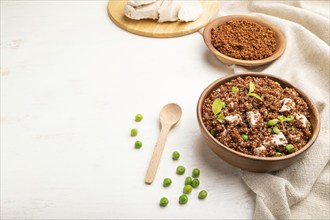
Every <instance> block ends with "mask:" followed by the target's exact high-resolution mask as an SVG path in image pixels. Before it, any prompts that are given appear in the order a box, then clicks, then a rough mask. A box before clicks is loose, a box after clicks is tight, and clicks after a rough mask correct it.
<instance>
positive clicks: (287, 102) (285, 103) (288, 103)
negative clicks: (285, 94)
mask: <svg viewBox="0 0 330 220" xmlns="http://www.w3.org/2000/svg"><path fill="white" fill-rule="evenodd" d="M281 103H282V108H281V109H280V110H279V112H288V111H290V110H291V108H294V107H295V105H296V104H295V103H294V102H293V101H292V99H289V98H284V99H282V100H281Z"/></svg>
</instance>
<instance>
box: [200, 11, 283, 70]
mask: <svg viewBox="0 0 330 220" xmlns="http://www.w3.org/2000/svg"><path fill="white" fill-rule="evenodd" d="M231 19H245V20H250V21H253V22H255V23H258V24H260V25H262V26H265V27H268V28H270V29H272V30H273V31H274V32H275V34H276V35H277V36H278V47H277V49H276V50H275V52H274V53H273V54H272V55H271V56H270V57H267V58H265V59H261V60H241V59H236V58H233V57H230V56H227V55H224V54H222V53H220V52H219V51H218V50H217V49H215V47H214V46H213V44H212V43H211V38H210V37H209V36H208V35H209V33H210V31H211V29H212V28H213V27H217V26H218V25H219V24H220V23H222V22H225V21H227V20H231ZM203 39H204V42H205V44H206V46H207V47H208V48H209V50H210V51H211V52H212V53H213V54H215V55H216V56H218V57H221V58H222V59H224V60H226V61H227V63H231V64H238V65H242V66H257V65H263V64H266V63H269V62H271V61H274V60H276V59H277V58H279V57H280V56H281V55H282V54H283V53H284V51H285V48H286V39H285V37H284V34H283V32H282V31H281V30H280V29H279V28H278V27H277V26H276V25H274V24H272V23H271V22H269V21H266V20H264V19H261V18H259V17H256V16H251V15H240V14H233V15H226V16H221V17H218V18H216V19H214V20H212V21H211V22H210V23H208V24H207V25H206V26H205V28H204V30H203Z"/></svg>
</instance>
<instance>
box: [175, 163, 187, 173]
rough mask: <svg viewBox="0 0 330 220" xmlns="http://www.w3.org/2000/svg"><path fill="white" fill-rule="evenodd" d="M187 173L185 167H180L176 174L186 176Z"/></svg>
mask: <svg viewBox="0 0 330 220" xmlns="http://www.w3.org/2000/svg"><path fill="white" fill-rule="evenodd" d="M185 171H186V168H184V166H181V165H180V166H178V167H177V168H176V174H178V175H182V174H184V172H185Z"/></svg>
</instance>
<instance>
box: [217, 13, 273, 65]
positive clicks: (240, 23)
mask: <svg viewBox="0 0 330 220" xmlns="http://www.w3.org/2000/svg"><path fill="white" fill-rule="evenodd" d="M211 43H212V45H213V46H214V47H215V48H216V49H217V50H218V51H219V52H220V53H222V54H224V55H226V56H229V57H232V58H236V59H241V60H261V59H265V58H267V57H270V56H271V55H272V54H273V53H274V52H275V50H276V39H275V32H274V31H272V30H271V29H270V28H266V27H263V26H261V25H259V24H257V23H255V22H252V21H248V20H237V19H233V20H230V21H228V22H226V23H225V24H222V25H219V26H218V27H217V28H212V29H211Z"/></svg>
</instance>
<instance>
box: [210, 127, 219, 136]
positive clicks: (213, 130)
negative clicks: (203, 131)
mask: <svg viewBox="0 0 330 220" xmlns="http://www.w3.org/2000/svg"><path fill="white" fill-rule="evenodd" d="M210 133H211V134H212V136H214V137H215V136H216V135H217V133H218V132H217V131H216V130H215V129H212V130H211V131H210Z"/></svg>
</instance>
